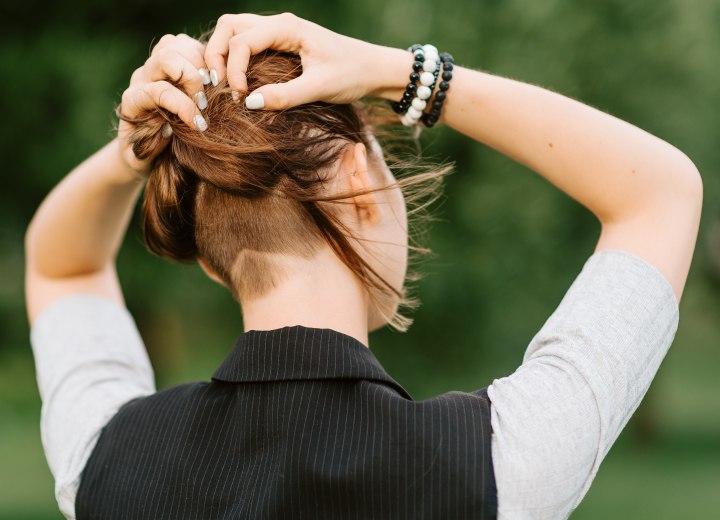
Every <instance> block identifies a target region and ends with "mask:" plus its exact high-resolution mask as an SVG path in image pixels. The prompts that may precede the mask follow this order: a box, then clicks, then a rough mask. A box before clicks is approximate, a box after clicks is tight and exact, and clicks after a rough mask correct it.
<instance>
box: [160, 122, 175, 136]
mask: <svg viewBox="0 0 720 520" xmlns="http://www.w3.org/2000/svg"><path fill="white" fill-rule="evenodd" d="M172 133H173V130H172V126H170V123H165V124H164V125H163V126H162V136H163V137H164V138H165V139H169V138H170V136H171V135H172Z"/></svg>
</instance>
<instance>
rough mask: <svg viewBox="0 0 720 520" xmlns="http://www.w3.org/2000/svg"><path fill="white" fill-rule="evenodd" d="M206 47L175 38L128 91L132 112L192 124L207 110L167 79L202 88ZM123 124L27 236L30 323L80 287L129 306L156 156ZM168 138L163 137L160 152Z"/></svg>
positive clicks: (50, 201)
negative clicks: (120, 271) (139, 205)
mask: <svg viewBox="0 0 720 520" xmlns="http://www.w3.org/2000/svg"><path fill="white" fill-rule="evenodd" d="M202 50H203V47H202V45H200V43H199V42H197V41H196V40H193V39H191V38H189V37H187V36H184V37H177V38H175V37H167V38H164V39H163V40H161V41H160V43H158V45H157V46H156V47H155V49H154V50H153V54H152V56H151V57H150V58H149V59H148V61H147V62H146V63H145V65H143V66H142V67H140V68H139V69H138V70H137V71H136V72H135V74H133V79H132V80H131V83H130V87H129V88H128V89H127V90H126V91H125V93H124V94H123V103H122V106H123V110H124V111H125V114H126V115H128V116H133V115H136V114H138V113H140V112H142V111H144V110H149V109H152V108H154V107H157V106H160V107H163V108H165V109H167V110H169V111H171V112H174V113H177V114H178V115H179V116H180V118H181V119H182V120H183V121H185V122H186V123H187V124H189V125H193V127H194V125H195V121H194V118H195V116H197V115H200V112H199V110H198V109H197V107H196V106H195V104H194V103H193V101H192V100H191V99H190V97H189V96H188V95H187V94H186V93H185V92H183V91H182V90H180V89H179V88H176V87H174V86H173V85H171V84H170V83H168V82H167V81H165V78H167V77H178V71H179V70H182V71H183V77H184V78H185V79H184V81H183V84H182V87H183V88H185V89H186V90H187V91H188V92H197V91H199V90H202V88H203V83H202V77H201V76H200V74H199V73H198V68H200V67H203V66H204V62H203V60H202V54H201V53H202ZM129 132H130V128H129V125H128V124H127V123H125V122H121V123H120V125H119V128H118V137H117V138H116V139H114V140H113V141H111V142H110V143H109V144H107V145H106V146H104V147H103V148H102V149H101V150H99V151H98V152H96V153H95V154H94V155H92V156H91V157H89V158H88V159H86V160H85V161H84V162H83V163H82V164H80V165H79V166H78V167H76V168H75V169H74V170H73V171H72V172H70V173H69V174H68V175H67V176H66V177H65V178H64V179H63V180H62V182H60V184H58V185H57V186H56V187H55V188H54V189H53V190H52V192H51V193H50V194H49V195H48V196H47V198H46V199H45V200H44V201H43V203H42V204H41V206H40V208H39V209H38V211H37V212H36V214H35V216H34V217H33V220H32V222H31V224H30V226H29V228H28V231H27V234H26V237H25V250H26V271H25V278H26V280H25V292H26V303H27V310H28V315H29V318H30V322H31V323H32V322H33V321H34V319H35V318H36V317H37V315H38V314H39V313H40V312H41V311H42V310H43V309H44V308H45V307H46V306H47V305H49V304H50V303H52V302H53V301H54V300H56V299H58V298H60V297H62V296H64V295H67V294H71V293H75V292H84V293H90V294H97V295H100V296H103V297H106V298H109V299H111V300H114V301H117V302H119V303H121V304H122V303H123V297H122V291H121V290H120V285H119V283H118V280H117V275H116V271H115V257H116V255H117V252H118V250H119V248H120V245H121V243H122V239H123V236H124V235H125V231H126V229H127V225H128V222H129V220H130V217H131V215H132V210H133V207H134V206H135V203H136V201H137V198H138V196H139V194H140V192H141V190H142V186H143V184H144V180H145V178H146V176H147V173H148V171H149V168H150V163H151V161H152V157H150V158H148V159H146V160H143V161H139V160H138V159H137V158H135V156H134V155H133V152H132V149H131V147H130V144H129V143H128V141H127V136H128V134H129ZM166 143H167V141H165V140H163V142H162V143H161V145H160V146H159V148H158V149H157V150H155V152H154V154H152V155H153V156H154V155H157V153H159V152H160V150H161V149H162V147H163V146H164V145H165V144H166Z"/></svg>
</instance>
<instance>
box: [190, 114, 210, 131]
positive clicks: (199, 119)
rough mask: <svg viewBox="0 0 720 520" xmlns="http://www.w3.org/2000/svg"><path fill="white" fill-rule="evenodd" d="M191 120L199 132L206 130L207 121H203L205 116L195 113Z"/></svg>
mask: <svg viewBox="0 0 720 520" xmlns="http://www.w3.org/2000/svg"><path fill="white" fill-rule="evenodd" d="M193 122H194V123H195V126H196V127H197V129H198V130H200V131H201V132H204V131H205V130H207V122H206V121H205V118H204V117H203V116H201V115H200V114H198V115H196V116H195V117H194V118H193Z"/></svg>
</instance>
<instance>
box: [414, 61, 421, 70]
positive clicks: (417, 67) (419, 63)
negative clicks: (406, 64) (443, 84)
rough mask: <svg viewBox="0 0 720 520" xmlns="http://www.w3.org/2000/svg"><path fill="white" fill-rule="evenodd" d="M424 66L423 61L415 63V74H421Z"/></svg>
mask: <svg viewBox="0 0 720 520" xmlns="http://www.w3.org/2000/svg"><path fill="white" fill-rule="evenodd" d="M422 65H423V64H422V61H416V62H415V63H413V70H414V71H415V72H420V71H421V70H422V68H423V66H422Z"/></svg>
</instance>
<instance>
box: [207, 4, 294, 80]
mask: <svg viewBox="0 0 720 520" xmlns="http://www.w3.org/2000/svg"><path fill="white" fill-rule="evenodd" d="M238 16H241V15H238ZM242 16H246V15H242ZM242 20H244V21H242V22H237V21H236V22H235V23H236V24H237V26H236V28H235V29H234V30H233V31H232V35H230V34H231V32H230V31H226V32H225V33H224V36H225V37H228V35H230V36H229V39H228V41H227V52H226V54H227V67H226V70H225V74H226V76H227V80H228V84H229V85H230V87H231V88H232V89H233V90H238V91H243V92H244V91H246V90H247V79H246V76H245V74H246V72H247V67H248V62H249V61H250V56H252V55H254V54H258V53H260V52H262V51H264V50H267V49H274V50H276V51H284V52H292V53H295V54H299V53H300V52H299V51H300V48H301V44H300V36H301V34H302V30H301V29H300V22H301V21H302V20H301V19H300V18H298V17H296V16H295V15H293V14H290V13H283V14H278V15H274V16H265V17H262V16H261V17H256V18H255V19H252V18H250V19H249V20H250V21H252V23H251V24H250V25H247V24H248V23H249V22H248V21H247V19H245V18H243V19H242ZM243 23H244V24H245V25H242V24H243ZM238 27H240V28H238ZM242 28H245V30H242ZM205 59H206V60H207V59H208V57H207V51H206V58H205Z"/></svg>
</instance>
